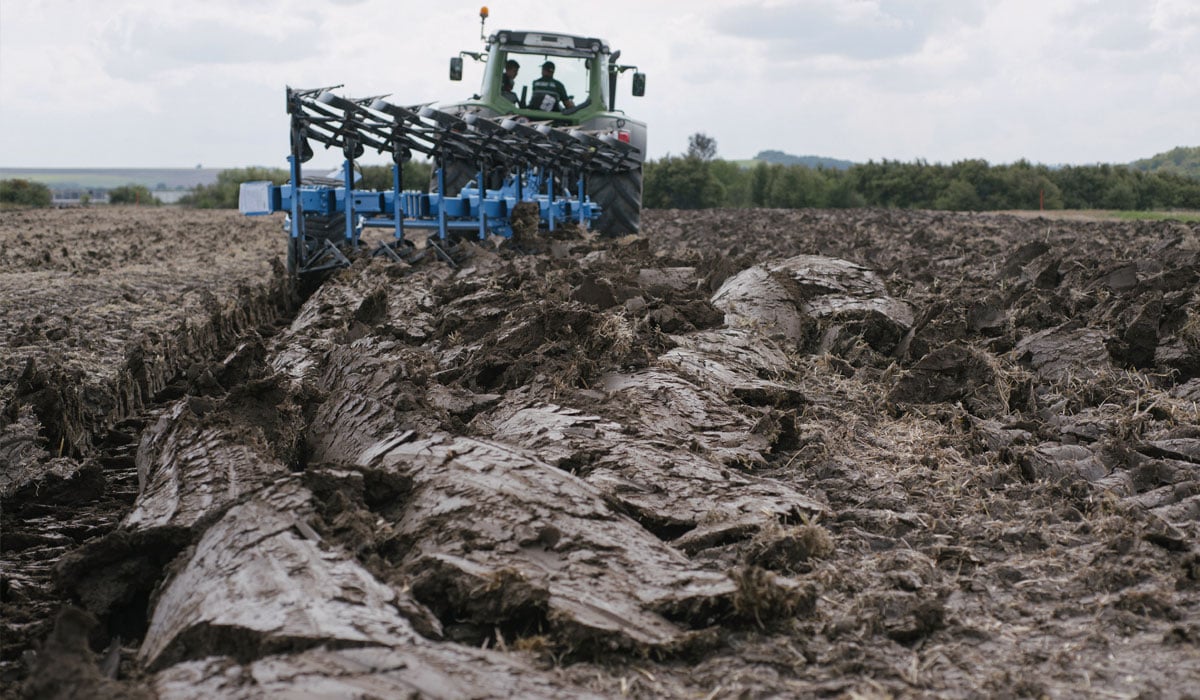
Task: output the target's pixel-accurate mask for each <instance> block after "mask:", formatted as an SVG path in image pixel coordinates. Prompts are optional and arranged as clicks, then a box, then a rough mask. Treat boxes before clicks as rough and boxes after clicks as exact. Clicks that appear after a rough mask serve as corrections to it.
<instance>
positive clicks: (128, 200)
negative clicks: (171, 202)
mask: <svg viewBox="0 0 1200 700" xmlns="http://www.w3.org/2000/svg"><path fill="white" fill-rule="evenodd" d="M108 203H109V204H140V205H141V206H149V207H157V206H158V205H160V204H162V202H160V201H158V197H155V196H154V195H153V194H151V193H150V188H148V187H146V186H145V185H124V186H122V187H114V188H113V189H111V190H109V191H108Z"/></svg>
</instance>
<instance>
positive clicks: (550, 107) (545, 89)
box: [529, 61, 575, 112]
mask: <svg viewBox="0 0 1200 700" xmlns="http://www.w3.org/2000/svg"><path fill="white" fill-rule="evenodd" d="M532 90H533V99H532V100H531V102H530V104H529V107H530V108H531V109H540V110H542V111H543V112H557V111H558V110H559V109H560V107H559V104H560V103H561V104H562V106H564V107H566V108H567V109H571V108H572V107H574V106H575V102H574V101H572V100H571V98H570V97H569V96H568V95H567V89H566V88H565V87H563V84H562V83H560V82H558V81H557V80H555V79H554V62H553V61H546V62H545V63H543V64H542V77H540V78H538V79H537V80H535V81H533V85H532Z"/></svg>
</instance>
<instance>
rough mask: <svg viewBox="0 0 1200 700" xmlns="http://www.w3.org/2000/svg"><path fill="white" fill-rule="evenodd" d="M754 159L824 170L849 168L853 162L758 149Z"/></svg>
mask: <svg viewBox="0 0 1200 700" xmlns="http://www.w3.org/2000/svg"><path fill="white" fill-rule="evenodd" d="M754 160H759V161H763V162H764V163H778V164H779V165H803V166H805V167H808V168H825V169H826V170H849V169H850V166H852V165H854V163H852V162H850V161H848V160H838V159H837V158H825V157H823V156H794V155H792V154H790V153H784V152H783V151H759V153H758V155H756V156H754Z"/></svg>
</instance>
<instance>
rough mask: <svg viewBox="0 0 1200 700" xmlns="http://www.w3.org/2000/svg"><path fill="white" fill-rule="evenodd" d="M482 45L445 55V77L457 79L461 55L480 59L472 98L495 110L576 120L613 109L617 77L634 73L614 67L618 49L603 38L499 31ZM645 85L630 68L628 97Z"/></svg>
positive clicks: (459, 75)
mask: <svg viewBox="0 0 1200 700" xmlns="http://www.w3.org/2000/svg"><path fill="white" fill-rule="evenodd" d="M487 49H488V50H487V53H475V52H470V51H464V52H462V53H461V54H460V55H458V56H456V57H454V58H452V59H450V79H451V80H461V79H462V66H463V57H469V58H472V59H474V60H476V61H480V62H482V63H483V64H484V74H483V82H482V85H481V87H480V92H479V94H478V95H477V96H476V97H475V98H474V100H473V102H474V103H475V105H477V106H479V107H482V108H485V109H487V110H489V111H491V112H494V113H495V114H516V115H521V116H525V117H529V118H530V119H536V120H545V119H553V120H555V121H558V122H566V123H573V124H579V123H582V122H585V121H586V120H587V119H588V118H589V117H592V116H595V115H598V114H601V113H605V112H615V111H617V104H616V103H617V100H616V87H617V77H618V76H619V75H620V74H621V73H623V72H625V71H629V70H634V71H636V67H635V66H622V65H618V64H617V63H616V59H617V58H619V57H620V52H619V51H618V52H615V53H614V52H612V51H611V50H610V49H609V46H608V44H607V43H606V42H604V41H603V40H600V39H595V38H590V37H581V36H574V35H570V34H551V33H546V32H532V31H512V30H502V31H498V32H495V33H493V34H492V35H491V36H489V37H488V39H487ZM514 74H515V75H514ZM645 84H646V78H645V75H643V74H642V73H637V72H635V73H634V79H633V90H632V93H633V95H635V96H638V97H640V96H642V95H644V94H645Z"/></svg>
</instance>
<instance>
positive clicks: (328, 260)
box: [240, 86, 638, 274]
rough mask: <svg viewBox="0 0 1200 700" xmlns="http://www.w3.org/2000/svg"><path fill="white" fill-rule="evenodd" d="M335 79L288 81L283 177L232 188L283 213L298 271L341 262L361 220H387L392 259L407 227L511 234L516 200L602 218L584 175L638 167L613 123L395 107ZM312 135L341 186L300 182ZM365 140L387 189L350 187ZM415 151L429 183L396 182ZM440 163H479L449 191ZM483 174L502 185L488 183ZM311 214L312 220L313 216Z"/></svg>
mask: <svg viewBox="0 0 1200 700" xmlns="http://www.w3.org/2000/svg"><path fill="white" fill-rule="evenodd" d="M337 87H340V86H334V87H328V88H316V89H305V90H297V89H292V88H288V89H287V112H288V114H289V115H290V117H291V153H290V154H289V156H288V162H289V166H290V167H289V171H290V182H289V183H288V184H286V185H273V184H272V183H269V182H249V183H243V185H242V189H241V193H240V195H241V196H240V206H241V209H242V212H243V213H245V214H247V215H263V214H270V213H272V212H276V211H287V212H289V214H290V216H289V224H288V235H289V250H288V262H289V266H290V268H291V269H292V271H293V272H295V273H296V274H303V273H308V272H316V271H319V270H325V269H329V268H331V267H337V266H343V265H348V264H349V259H348V258H347V257H346V256H345V255H344V254H343V251H344V250H354V249H357V248H358V247H359V245H360V241H359V239H360V235H361V232H362V230H363V229H364V228H369V227H377V228H390V229H392V231H393V237H392V240H391V241H390V242H385V243H382V244H381V245H380V247H379V248H378V249H376V250H375V251H374V254H376V255H386V256H388V257H389V258H392V259H394V260H406V259H408V258H409V257H411V256H412V255H413V254H414V246H413V245H412V243H411V242H409V241H408V240H407V237H406V231H407V230H408V229H420V230H427V231H430V232H431V235H436V236H437V238H438V239H439V240H443V241H444V240H445V239H446V238H447V237H448V236H449V235H450V234H451V233H452V232H455V231H460V232H473V233H475V234H476V235H477V236H478V237H479V238H480V239H482V238H485V237H487V236H488V235H489V234H490V235H499V236H504V237H510V236H511V235H512V226H511V217H512V211H513V209H514V208H515V206H516V205H517V204H518V203H521V202H536V203H537V204H538V211H539V216H540V218H541V221H542V223H543V224H544V225H545V226H547V227H548V228H550V229H553V228H554V226H555V223H556V221H563V220H566V219H572V218H573V219H576V220H578V222H579V223H580V225H582V226H585V227H587V226H588V225H590V223H591V222H592V221H593V220H595V219H596V218H598V217H599V216H600V207H599V206H598V205H596V204H594V203H592V202H591V201H590V200H589V199H588V197H587V196H586V191H587V189H586V184H587V177H588V175H590V174H593V173H598V172H602V173H607V172H618V171H621V170H627V169H630V168H634V167H637V165H638V160H637V157H636V154H637V149H635V148H634V147H632V146H630V145H629V144H628V143H624V142H622V141H620V140H618V139H617V138H616V137H615V136H613V135H612V134H610V133H604V132H586V131H582V130H579V129H575V128H571V129H568V128H562V127H555V126H553V125H552V124H550V123H547V122H525V121H524V120H518V119H513V118H498V119H493V118H487V117H483V116H481V115H479V114H466V115H462V116H458V115H454V114H450V113H447V112H442V111H440V110H437V109H435V108H433V107H430V106H429V105H415V106H401V105H396V104H393V103H391V102H388V101H387V100H385V99H384V98H383V97H382V96H381V97H369V98H360V99H352V98H346V97H341V96H339V95H337V94H336V93H334V92H333V90H335V89H336V88H337ZM311 142H316V143H319V144H321V145H323V146H324V147H325V148H327V149H328V148H337V149H339V150H341V152H342V155H343V159H344V161H343V165H342V178H341V183H340V186H338V185H335V184H333V183H332V182H328V181H326V182H324V183H321V184H317V183H313V184H307V183H306V181H305V179H304V177H303V171H302V164H303V163H306V162H308V161H309V160H311V159H312V157H313V149H312V145H311ZM367 149H371V150H374V151H376V152H378V153H381V154H383V153H386V154H388V155H389V156H390V157H391V160H392V173H393V176H392V188H391V190H385V191H382V192H377V191H370V190H355V189H354V172H355V161H356V160H357V159H359V158H360V157H362V156H363V154H364V153H365V152H366V150H367ZM414 153H420V154H423V155H425V156H428V157H430V158H432V159H433V160H434V162H435V164H436V167H437V177H438V183H439V186H438V191H437V192H436V193H425V192H419V191H415V190H405V189H404V188H403V185H404V183H403V167H402V166H403V165H404V163H406V162H407V161H409V160H410V159H411V158H412V157H413V154H414ZM448 163H470V164H474V166H475V167H476V170H477V172H476V175H475V177H474V178H473V179H472V181H471V182H469V183H468V184H466V185H465V186H464V187H462V189H461V191H460V192H458V193H450V192H447V191H446V187H445V183H446V173H445V171H446V164H448ZM460 172H461V171H460ZM489 183H493V184H494V183H501V184H499V186H498V187H496V188H494V189H489V188H488V187H487V185H488V184H489ZM339 215H340V217H339ZM334 217H338V218H341V220H342V231H341V233H342V235H341V236H336V235H334V236H332V237H331V235H330V227H329V223H330V221H332V220H334ZM318 221H319V222H320V223H321V227H320V229H319V230H318V227H317V224H316V223H314V222H318ZM308 228H311V229H312V230H307V229H308ZM433 232H436V234H434V233H433ZM335 238H337V239H339V240H335ZM443 245H444V244H443ZM435 250H436V251H441V250H442V248H441V247H440V246H435Z"/></svg>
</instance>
